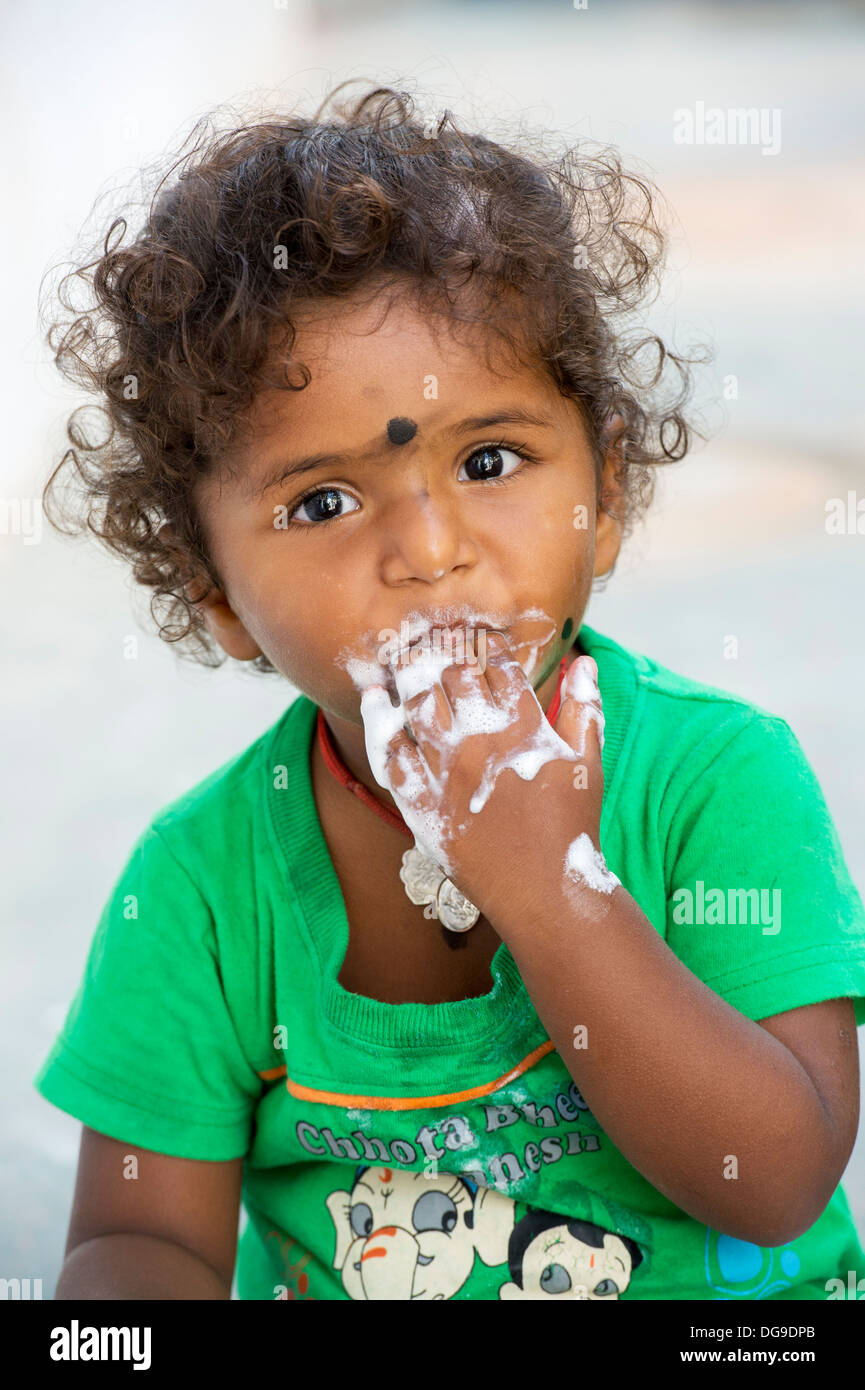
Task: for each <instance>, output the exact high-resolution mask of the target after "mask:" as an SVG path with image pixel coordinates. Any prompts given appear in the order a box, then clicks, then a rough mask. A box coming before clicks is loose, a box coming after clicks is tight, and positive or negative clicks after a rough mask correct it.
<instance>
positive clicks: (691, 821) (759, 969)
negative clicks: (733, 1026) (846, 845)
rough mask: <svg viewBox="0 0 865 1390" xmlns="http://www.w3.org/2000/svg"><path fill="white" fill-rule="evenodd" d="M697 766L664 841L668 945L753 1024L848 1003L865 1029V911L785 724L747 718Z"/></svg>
mask: <svg viewBox="0 0 865 1390" xmlns="http://www.w3.org/2000/svg"><path fill="white" fill-rule="evenodd" d="M693 762H694V760H693V759H692V760H691V763H692V765H691V766H689V765H688V763H686V764H685V765H683V767H682V769H681V770H680V785H682V786H684V788H685V790H684V793H683V795H682V797H681V799H680V800H679V801H678V804H677V807H676V811H675V813H674V815H673V817H672V820H671V823H670V829H669V834H668V839H667V859H666V863H667V866H668V877H667V938H666V939H667V944H668V945H669V946H670V948H671V949H672V950H673V951H675V953H676V955H677V956H678V957H679V958H680V960H681V961H682V962H683V963H684V964H685V965H686V966H687V967H688V969H689V970H691V971H693V973H694V974H695V975H697V976H698V978H699V979H701V980H702V981H703V982H704V984H706V985H708V986H709V988H710V989H712V990H714V991H715V993H716V994H719V995H720V996H721V997H722V998H723V999H725V1000H726V1001H727V1002H728V1003H729V1004H731V1005H732V1006H733V1007H734V1008H736V1009H738V1010H739V1012H740V1013H742V1014H744V1015H745V1016H746V1017H748V1018H751V1019H754V1020H757V1021H759V1020H760V1019H763V1018H769V1017H771V1016H772V1015H773V1014H778V1013H784V1012H785V1011H786V1010H787V1009H796V1008H800V1007H801V1006H803V1005H807V1004H818V1003H821V1002H822V1001H823V1000H826V999H836V998H839V999H840V998H852V999H853V1000H854V1008H855V1011H856V1022H857V1025H858V1024H861V1023H863V1022H865V909H863V905H862V899H861V897H860V895H859V893H858V892H857V889H856V887H855V885H854V883H853V881H852V879H851V877H850V873H849V871H848V869H847V865H846V863H845V861H844V855H843V852H842V849H841V845H840V842H839V839H838V834H837V831H836V829H835V826H834V824H833V821H832V818H831V816H830V814H829V811H828V809H827V806H826V802H825V799H824V797H823V793H822V791H821V788H820V785H819V783H818V781H817V778H816V776H815V774H814V771H813V769H812V768H811V765H810V764H809V762H808V760H807V759H806V757H805V754H804V752H803V751H802V748H801V746H800V745H799V742H798V740H797V739H796V737H795V735H794V734H793V732H792V730H791V729H790V727H789V725H788V724H787V723H786V722H785V721H784V720H783V719H777V718H774V717H771V716H769V715H764V714H753V715H752V716H751V717H750V718H748V719H747V722H746V723H745V724H744V726H743V727H742V728H740V729H739V731H738V732H737V733H735V734H734V735H733V737H732V738H731V739H730V740H729V741H728V742H727V743H726V744H725V745H724V747H723V748H722V750H721V751H720V752H718V753H716V754H715V756H714V757H713V758H712V759H711V761H709V762H708V764H707V763H706V759H705V757H704V758H703V759H702V763H700V760H699V759H697V760H696V762H697V766H693Z"/></svg>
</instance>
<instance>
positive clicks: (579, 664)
mask: <svg viewBox="0 0 865 1390" xmlns="http://www.w3.org/2000/svg"><path fill="white" fill-rule="evenodd" d="M592 726H594V729H593V728H592ZM554 728H555V731H556V733H557V734H558V735H559V738H563V739H564V741H565V743H567V744H568V746H569V747H570V748H572V749H573V750H574V752H575V753H577V754H578V755H579V756H580V757H581V758H582V757H584V756H585V755H586V753H587V752H588V753H590V754H594V756H596V757H597V758H598V759H600V755H601V749H602V748H603V746H604V710H603V705H602V704H601V692H600V690H599V689H598V667H597V664H596V662H595V661H594V660H593V658H592V657H590V656H578V657H577V658H576V660H575V661H572V662H571V665H570V666H569V667H568V669H567V671H566V672H565V678H564V680H563V681H562V703H561V706H560V707H559V713H558V715H557V717H556V722H555V725H554ZM592 745H594V747H592Z"/></svg>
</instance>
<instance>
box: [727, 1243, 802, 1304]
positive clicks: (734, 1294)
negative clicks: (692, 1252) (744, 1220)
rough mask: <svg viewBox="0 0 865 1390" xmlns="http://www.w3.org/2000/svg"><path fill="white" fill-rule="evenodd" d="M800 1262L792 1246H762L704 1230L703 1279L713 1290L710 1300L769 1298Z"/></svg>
mask: <svg viewBox="0 0 865 1390" xmlns="http://www.w3.org/2000/svg"><path fill="white" fill-rule="evenodd" d="M800 1264H801V1261H800V1259H799V1256H798V1255H797V1254H796V1251H795V1250H792V1249H786V1250H784V1249H780V1248H777V1247H772V1248H771V1249H763V1247H762V1246H760V1245H752V1244H751V1242H750V1241H748V1240H738V1239H737V1238H736V1237H735V1236H725V1235H724V1234H723V1233H722V1232H721V1231H713V1230H711V1229H707V1230H706V1282H707V1283H708V1285H709V1287H710V1288H711V1289H715V1290H716V1292H715V1297H714V1299H713V1302H716V1303H727V1302H729V1301H730V1300H732V1299H743V1298H755V1299H763V1298H771V1297H772V1296H773V1295H774V1294H776V1293H780V1292H781V1290H782V1289H789V1288H790V1287H791V1286H792V1283H793V1281H794V1279H795V1278H796V1275H797V1274H798V1273H799V1267H800ZM779 1276H786V1277H780V1278H779Z"/></svg>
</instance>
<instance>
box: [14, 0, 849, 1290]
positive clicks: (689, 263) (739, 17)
mask: <svg viewBox="0 0 865 1390" xmlns="http://www.w3.org/2000/svg"><path fill="white" fill-rule="evenodd" d="M0 33H2V43H0V52H2V55H3V56H2V82H0V91H2V93H3V96H2V103H3V106H4V107H5V110H4V112H3V114H4V123H3V129H4V165H5V174H6V194H7V199H6V215H5V217H4V219H3V220H2V225H0V238H2V241H3V243H4V246H3V264H4V266H5V267H6V268H7V272H8V273H7V275H6V277H5V287H4V311H5V322H6V331H5V332H4V334H3V336H2V340H0V356H2V373H0V376H2V381H3V387H4V392H5V395H6V406H5V410H4V418H5V422H6V423H5V429H6V446H5V448H4V451H3V456H2V463H0V497H2V500H3V501H4V502H5V504H6V505H5V506H4V508H2V509H0V516H6V517H10V516H14V515H15V514H16V510H15V506H17V505H19V504H20V516H21V518H22V520H21V523H20V524H12V523H10V522H9V521H7V522H6V523H5V526H4V527H3V528H2V529H0V581H2V595H3V598H2V608H0V637H2V647H3V650H4V679H3V681H2V687H0V713H2V718H0V730H2V732H0V738H2V744H3V746H2V750H0V757H2V767H3V780H4V787H5V794H4V797H3V814H4V816H5V825H4V828H3V834H2V839H0V843H2V847H3V848H2V852H3V856H4V860H5V863H4V864H3V866H2V871H0V894H2V900H3V910H2V934H0V962H2V969H0V1030H2V1031H0V1055H2V1057H3V1059H4V1065H3V1069H2V1094H0V1106H2V1112H3V1115H4V1120H5V1124H4V1126H3V1135H4V1137H3V1139H2V1141H0V1275H3V1276H5V1277H19V1278H22V1279H23V1278H41V1279H42V1280H43V1296H44V1297H45V1298H49V1297H51V1296H52V1294H53V1290H54V1284H55V1282H56V1277H57V1274H58V1273H59V1269H60V1266H61V1264H62V1259H63V1249H64V1245H65V1239H66V1230H67V1224H68V1218H69V1211H70V1204H71V1199H72V1190H73V1183H74V1175H75V1165H76V1160H77V1152H78V1139H79V1133H80V1126H79V1124H78V1122H77V1121H76V1120H74V1119H72V1118H71V1117H69V1116H67V1115H65V1114H63V1113H62V1112H60V1111H58V1110H57V1109H55V1108H54V1107H53V1106H50V1105H49V1104H48V1103H47V1102H45V1101H43V1100H42V1099H41V1097H39V1096H38V1095H37V1094H36V1092H35V1091H34V1090H33V1087H32V1080H33V1077H34V1075H35V1073H36V1071H37V1070H38V1068H39V1066H41V1064H42V1061H43V1060H44V1058H45V1056H46V1054H47V1052H48V1050H49V1048H50V1046H51V1044H52V1042H53V1040H54V1038H55V1036H56V1034H57V1031H58V1029H59V1028H60V1026H61V1024H62V1022H63V1019H64V1017H65V1014H66V1010H67V1008H68V1005H69V1002H70V1000H71V998H72V996H73V994H74V993H75V990H76V988H77V986H78V982H79V979H80V976H81V972H82V970H83V968H84V962H85V959H86V954H87V950H88V948H89V944H90V940H91V937H92V934H93V931H94V929H95V925H96V922H97V921H98V918H99V915H100V912H101V910H102V907H103V904H104V902H105V899H106V897H107V895H108V893H109V891H110V889H111V887H112V885H113V883H114V881H115V878H116V876H117V874H118V873H119V871H120V868H121V867H122V865H123V863H124V862H125V860H126V857H127V855H128V853H129V850H130V848H131V845H132V843H133V842H134V840H135V839H136V838H137V836H138V835H139V834H140V833H141V831H142V830H143V828H144V827H145V826H146V825H147V823H148V822H149V821H150V819H151V818H152V816H153V815H154V813H155V812H156V811H157V809H158V808H159V807H161V806H162V805H164V804H165V803H166V802H168V801H170V800H172V799H173V798H174V797H176V796H178V795H180V794H181V793H182V792H184V791H186V790H187V789H188V788H189V787H190V786H192V785H193V784H194V783H196V782H197V781H199V780H200V779H201V778H203V777H205V776H206V775H207V774H208V773H210V772H211V771H213V770H214V768H216V767H217V766H219V765H220V764H221V763H223V762H225V761H226V760H227V759H228V758H230V757H232V756H233V755H234V754H235V753H238V752H240V751H242V750H243V749H244V748H246V747H247V746H248V745H249V744H250V743H251V742H252V741H253V740H254V739H255V738H257V737H258V735H259V734H260V733H261V732H262V731H263V730H264V729H265V728H267V727H268V726H269V725H270V724H272V723H273V722H274V721H275V720H276V719H277V718H278V717H279V715H280V714H281V713H282V711H283V710H284V709H285V707H286V705H287V704H288V703H290V701H291V699H292V698H293V695H294V693H295V692H294V691H293V690H292V688H291V687H290V686H287V685H286V683H285V682H284V681H282V680H281V678H270V679H267V678H263V677H256V676H251V675H250V674H249V672H248V671H247V670H246V669H245V668H243V667H241V666H239V665H236V664H232V663H227V664H226V666H225V667H224V668H223V669H222V670H220V671H218V672H211V671H205V670H203V669H202V670H193V669H191V668H189V667H188V666H186V665H185V664H181V663H179V662H178V660H177V658H176V657H175V655H174V654H173V652H172V650H171V648H169V647H167V646H165V645H163V644H162V643H160V641H159V640H158V639H157V638H156V637H155V636H154V635H153V633H152V631H151V627H150V624H149V619H148V616H147V606H146V596H144V595H143V594H135V593H133V588H134V586H133V585H132V583H131V580H129V579H128V578H127V576H126V574H125V572H124V570H123V567H122V565H121V563H120V562H119V561H117V560H115V559H113V558H111V557H110V556H107V555H106V554H104V553H103V552H102V551H101V550H100V549H98V548H97V544H96V542H92V541H91V542H87V541H84V540H81V541H73V540H67V539H63V538H61V537H58V536H57V535H56V533H55V532H54V531H53V530H52V529H51V528H50V527H49V526H48V524H47V523H43V524H42V526H41V530H40V528H39V523H38V516H36V517H35V519H34V517H33V513H34V512H36V513H38V507H39V501H38V499H39V497H40V494H41V491H42V487H43V486H44V483H45V481H46V479H47V477H48V474H49V472H50V470H51V467H52V466H53V464H54V463H55V462H56V461H57V459H58V458H59V457H60V453H61V452H62V450H63V447H64V438H63V427H64V421H65V417H66V414H67V413H68V411H69V409H70V408H71V405H72V404H73V403H76V402H77V400H78V399H80V398H79V397H76V396H74V394H73V393H72V392H71V390H70V389H69V388H67V387H65V386H64V385H63V383H62V382H61V380H60V378H59V376H58V375H57V373H56V372H55V369H54V367H53V365H52V364H51V361H50V356H49V354H48V352H47V349H46V348H45V347H44V345H43V343H42V341H41V338H40V331H39V324H38V316H37V298H38V293H39V286H40V281H41V280H42V277H43V275H44V274H45V272H46V271H48V270H49V268H50V267H51V266H53V265H56V264H57V263H58V262H59V261H62V260H64V259H65V258H66V257H67V256H68V255H69V254H70V251H71V248H72V247H73V246H74V244H75V242H76V240H77V238H78V236H79V233H80V231H81V228H82V226H83V225H84V223H85V221H86V219H87V218H88V215H89V214H90V211H91V208H92V206H93V203H94V200H95V198H96V197H97V195H98V194H104V195H105V196H106V199H107V201H106V208H107V209H111V208H113V207H114V202H113V200H112V190H113V189H115V188H119V189H121V190H122V191H123V193H124V194H125V193H126V192H127V191H128V188H129V187H130V186H133V181H134V179H135V177H136V171H137V170H139V168H141V167H142V166H146V165H149V164H151V163H152V162H153V161H155V160H158V159H160V157H162V156H163V154H164V152H165V151H166V150H167V149H170V148H174V147H175V146H176V145H177V144H178V143H179V142H180V140H181V139H182V138H183V136H184V135H185V134H186V133H187V131H188V130H189V128H190V127H191V125H192V123H193V121H194V120H195V119H196V118H197V117H199V116H201V115H202V114H205V113H206V112H208V111H210V110H212V109H214V108H217V107H218V108H220V109H221V110H222V111H223V112H225V113H228V114H225V115H224V116H223V117H221V118H220V123H222V122H223V121H226V122H227V121H228V120H230V113H231V112H232V111H236V112H237V113H238V114H239V115H241V116H243V117H248V116H249V114H252V115H253V116H255V115H257V114H263V113H264V112H280V113H282V112H288V111H291V110H294V109H296V108H297V107H300V108H301V109H302V110H303V111H305V112H309V111H311V110H312V109H313V108H314V106H315V104H317V103H318V101H320V100H321V98H322V96H323V95H324V94H325V92H326V91H327V90H328V89H329V88H330V87H331V86H332V85H333V84H334V83H335V82H337V81H340V80H342V79H344V78H350V77H360V78H364V79H369V80H371V81H374V82H376V83H381V84H388V85H396V86H399V85H401V83H405V84H407V85H408V86H409V87H410V89H411V90H412V91H413V92H415V94H416V95H418V96H419V97H420V98H422V105H423V106H425V108H426V111H427V113H428V114H429V116H430V117H436V116H438V114H439V113H440V112H441V111H442V110H443V109H444V108H445V107H448V108H449V109H450V110H452V111H453V112H454V114H455V116H456V117H457V118H458V119H459V120H461V121H464V122H466V123H467V124H468V123H474V124H477V125H478V126H480V127H481V128H482V129H483V130H484V131H485V133H487V134H488V135H491V136H492V137H493V138H498V139H503V140H507V139H508V138H510V137H511V136H514V137H518V136H519V135H520V133H521V132H522V131H525V132H526V133H527V134H528V135H531V133H532V132H534V131H538V132H545V131H551V132H554V133H556V134H558V136H559V139H560V145H561V147H564V145H565V144H566V143H569V142H573V141H574V140H578V139H580V138H586V137H587V138H591V139H593V140H598V141H602V142H612V143H614V144H616V145H617V146H618V147H619V149H620V150H621V152H622V154H623V156H624V157H625V159H626V161H627V162H629V163H630V165H631V167H633V168H635V169H636V170H638V171H641V172H643V173H645V174H648V175H649V177H651V178H652V179H654V180H656V181H657V183H658V184H659V186H660V188H661V190H662V192H663V194H664V195H665V198H666V200H667V204H668V210H669V221H668V229H669V232H670V238H671V240H670V255H669V269H668V274H667V279H666V285H665V290H664V293H663V295H662V297H661V299H659V300H658V301H657V303H656V304H655V305H654V306H653V308H652V309H651V311H650V314H649V323H650V325H651V326H652V327H653V328H657V329H658V330H659V331H661V332H662V333H664V334H668V333H669V334H671V335H672V337H673V339H674V342H675V343H676V345H677V346H678V347H680V348H687V347H688V346H689V345H690V344H691V343H692V342H706V343H709V344H711V345H712V347H713V348H714V352H715V361H714V363H713V365H712V367H711V368H706V369H703V371H702V372H701V373H700V374H699V382H700V390H699V399H700V400H701V402H702V405H703V407H704V411H705V418H706V421H707V423H708V424H709V426H710V428H711V438H710V440H709V442H708V443H707V444H706V445H704V446H701V447H700V448H698V449H697V450H696V451H695V452H694V453H693V455H692V456H690V457H689V459H688V460H686V461H685V462H684V463H683V464H680V465H676V466H674V467H672V468H671V469H669V470H667V471H666V472H665V473H664V474H663V476H662V479H661V482H660V485H659V490H658V494H657V499H656V502H655V505H654V507H653V508H652V510H651V511H650V512H649V515H648V518H647V520H646V522H645V523H644V525H643V526H642V527H641V528H640V529H638V530H637V531H636V532H635V534H634V535H633V536H632V538H631V539H630V541H629V542H628V544H627V546H626V548H625V550H624V552H623V554H622V558H621V560H620V562H619V565H618V568H617V571H616V573H615V574H614V576H613V577H612V579H611V581H610V582H609V583H608V584H607V586H606V588H605V589H604V591H603V592H599V593H597V594H596V595H595V596H594V597H593V599H592V602H591V605H590V607H589V610H588V613H587V615H586V621H587V622H588V623H589V624H590V625H592V626H594V627H596V628H598V629H599V630H600V631H601V632H604V633H608V634H609V635H610V636H612V637H614V638H615V639H616V640H617V641H619V642H620V643H622V644H624V645H625V646H629V647H631V648H634V649H636V650H637V651H643V652H646V653H648V654H650V655H651V656H652V657H654V658H655V659H657V660H659V661H661V662H662V663H664V664H665V665H667V666H670V667H672V668H673V669H674V670H678V671H680V672H682V673H684V674H685V675H688V676H690V677H692V678H694V679H696V680H701V681H705V682H707V683H709V684H711V685H715V686H720V687H722V688H725V689H729V690H731V691H735V692H737V693H739V694H741V695H744V696H745V697H747V698H748V699H750V700H752V701H754V702H755V703H757V704H759V705H761V706H763V707H764V708H766V709H768V710H771V711H772V712H774V713H777V714H780V715H782V716H783V717H784V718H785V719H787V720H788V721H789V722H790V724H791V725H792V727H793V729H794V730H795V732H796V734H797V735H798V737H799V739H800V741H801V743H802V745H803V747H804V749H805V752H806V754H807V756H808V757H809V759H810V761H811V762H812V764H813V766H814V768H815V770H816V772H817V775H818V777H819V779H820V782H821V784H822V786H823V789H824V792H825V795H826V798H827V801H828V804H829V807H830V810H831V811H832V813H833V816H834V818H835V822H836V825H837V827H838V831H839V834H840V837H841V842H842V845H843V848H844V851H845V854H846V857H847V862H848V864H849V866H850V869H851V872H852V874H853V876H854V879H855V880H856V882H857V884H858V886H859V889H860V891H862V890H863V889H865V837H863V835H862V829H863V824H865V777H863V766H865V733H863V729H862V720H861V711H862V707H863V700H862V694H863V679H865V645H863V640H862V639H863V596H865V582H863V581H865V516H863V517H862V518H861V527H862V532H863V534H857V533H856V530H855V525H852V526H851V525H847V527H846V529H845V530H844V531H842V533H840V534H831V533H830V532H829V531H827V526H826V520H827V506H831V504H832V499H835V498H838V499H842V500H843V501H844V505H845V511H846V508H847V500H848V495H849V494H852V495H853V496H852V501H853V506H854V507H855V504H856V502H857V501H858V500H860V499H862V498H865V470H863V463H862V457H863V456H862V445H861V440H862V434H863V425H865V406H863V390H862V382H863V379H865V353H863V347H862V324H863V306H865V275H863V269H862V264H863V261H862V250H861V248H862V245H863V243H865V178H863V173H865V168H863V164H865V161H863V156H862V147H863V139H862V137H863V129H865V119H863V115H865V112H863V108H865V84H863V82H862V73H863V71H865V7H863V6H862V5H860V4H836V5H833V4H828V3H827V4H820V5H812V4H807V5H801V6H800V5H797V4H795V3H778V4H775V5H760V4H745V3H739V4H735V3H731V2H730V0H726V3H724V4H717V5H713V4H695V3H681V4H662V3H653V4H645V3H643V4H627V3H624V2H623V0H621V2H619V3H617V2H616V0H588V3H587V4H586V5H585V6H582V7H578V6H576V5H574V4H573V3H571V0H555V2H553V0H549V2H548V3H543V0H531V2H530V3H529V2H528V0H527V2H526V3H504V0H496V2H495V3H492V0H486V2H484V0H475V2H474V3H470V0H463V3H436V4H431V3H429V2H428V0H426V3H420V0H417V3H411V2H410V0H403V3H398V2H397V0H387V3H386V2H385V0H381V3H372V0H340V2H339V3H338V2H337V0H315V2H313V0H285V3H282V2H281V0H253V2H252V3H249V0H207V2H206V3H204V0H171V3H168V0H150V3H149V4H148V5H147V6H146V7H142V6H131V5H121V6H118V5H116V4H115V3H107V2H106V3H101V2H100V0H77V3H76V4H75V5H62V6H61V5H38V6H30V5H26V4H24V3H22V0H18V3H17V4H15V3H12V4H7V5H6V6H5V7H4V8H3V14H2V19H0ZM698 103H703V105H704V108H706V109H709V108H712V107H720V108H722V109H729V108H738V107H745V108H750V107H754V108H758V109H760V110H763V111H765V112H766V113H772V112H778V113H780V124H779V125H776V134H777V135H779V136H780V139H777V138H776V139H774V140H773V141H771V147H770V141H769V140H768V139H767V140H764V141H762V143H749V144H714V145H712V144H706V143H703V144H699V143H691V144H687V143H677V141H676V140H675V139H674V130H675V128H676V124H675V121H674V112H676V111H679V110H681V109H688V110H690V111H692V112H694V113H695V118H696V113H697V112H698V109H699V107H698ZM766 119H767V122H769V120H770V118H769V115H767V117H766ZM776 119H777V118H776ZM768 128H769V126H768V125H767V130H768ZM764 150H765V151H766V152H764ZM10 501H11V502H12V503H13V504H15V506H13V507H12V508H11V509H10V506H9V504H10ZM31 508H33V512H31V511H30V509H31ZM863 512H865V503H863ZM25 518H30V520H29V522H28V521H27V520H25ZM854 519H855V518H854ZM133 635H134V636H136V637H137V638H138V648H137V657H136V659H133V660H130V659H127V658H126V656H125V655H124V652H125V651H127V650H128V647H127V638H128V637H130V636H133ZM731 637H734V638H735V639H736V642H735V644H733V643H731V642H730V641H729V640H728V639H730V638H731ZM733 650H735V651H736V653H737V654H736V655H735V656H731V655H730V652H731V651H733ZM859 1037H860V1047H861V1042H862V1033H861V1031H860V1035H859ZM863 1073H865V1067H863ZM844 1185H845V1188H846V1190H847V1193H848V1196H849V1198H850V1202H851V1206H852V1207H853V1210H854V1213H855V1215H856V1218H857V1221H858V1225H859V1229H860V1234H861V1235H862V1236H863V1237H865V1127H863V1130H862V1131H860V1138H859V1141H858V1143H857V1146H856V1150H855V1152H854V1155H853V1157H852V1159H851V1161H850V1164H849V1167H848V1169H847V1173H846V1175H845V1178H844Z"/></svg>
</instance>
